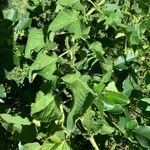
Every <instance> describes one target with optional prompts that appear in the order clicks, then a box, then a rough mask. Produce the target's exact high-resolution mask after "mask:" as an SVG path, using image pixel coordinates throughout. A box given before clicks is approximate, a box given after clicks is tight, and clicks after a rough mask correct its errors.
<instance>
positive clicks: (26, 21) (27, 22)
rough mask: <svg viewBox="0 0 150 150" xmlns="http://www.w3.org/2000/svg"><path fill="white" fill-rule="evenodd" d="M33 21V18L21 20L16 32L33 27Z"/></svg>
mask: <svg viewBox="0 0 150 150" xmlns="http://www.w3.org/2000/svg"><path fill="white" fill-rule="evenodd" d="M31 22H32V19H31V18H28V17H27V18H23V19H20V20H19V22H18V24H17V26H16V27H15V32H18V31H21V30H23V29H25V28H27V27H29V26H30V25H31Z"/></svg>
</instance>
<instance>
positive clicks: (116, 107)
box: [99, 91, 130, 113]
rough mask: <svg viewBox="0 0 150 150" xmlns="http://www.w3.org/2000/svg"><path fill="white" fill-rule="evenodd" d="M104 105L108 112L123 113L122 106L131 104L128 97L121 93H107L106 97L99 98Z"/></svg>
mask: <svg viewBox="0 0 150 150" xmlns="http://www.w3.org/2000/svg"><path fill="white" fill-rule="evenodd" d="M99 98H100V99H101V100H102V102H103V103H104V107H105V110H106V111H110V110H111V111H112V112H117V113H119V112H120V113H121V112H122V106H124V105H127V104H129V103H130V100H129V99H128V97H127V96H125V95H123V94H122V93H120V92H114V91H107V92H106V95H104V96H101V97H99Z"/></svg>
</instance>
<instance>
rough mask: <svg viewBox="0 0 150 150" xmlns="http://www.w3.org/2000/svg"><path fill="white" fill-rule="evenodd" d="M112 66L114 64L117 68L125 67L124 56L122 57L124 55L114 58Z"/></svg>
mask: <svg viewBox="0 0 150 150" xmlns="http://www.w3.org/2000/svg"><path fill="white" fill-rule="evenodd" d="M114 66H115V67H118V68H119V69H125V68H126V66H125V58H124V56H119V57H118V58H117V59H116V60H115V62H114Z"/></svg>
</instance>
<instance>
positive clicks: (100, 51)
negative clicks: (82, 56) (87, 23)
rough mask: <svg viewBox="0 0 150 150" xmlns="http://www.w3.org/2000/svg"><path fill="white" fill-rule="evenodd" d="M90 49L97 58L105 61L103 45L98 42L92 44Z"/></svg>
mask: <svg viewBox="0 0 150 150" xmlns="http://www.w3.org/2000/svg"><path fill="white" fill-rule="evenodd" d="M90 49H91V50H92V51H93V52H94V53H95V55H96V57H97V58H98V59H99V60H100V61H102V60H103V55H104V54H105V52H104V50H103V48H102V44H101V43H100V42H98V41H96V42H94V43H92V44H91V45H90Z"/></svg>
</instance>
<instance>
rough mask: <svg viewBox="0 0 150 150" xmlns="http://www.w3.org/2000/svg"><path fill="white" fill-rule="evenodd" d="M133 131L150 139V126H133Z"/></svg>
mask: <svg viewBox="0 0 150 150" xmlns="http://www.w3.org/2000/svg"><path fill="white" fill-rule="evenodd" d="M134 132H135V133H136V134H138V135H140V136H143V137H145V138H146V139H148V140H150V126H138V127H136V128H135V130H134Z"/></svg>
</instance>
